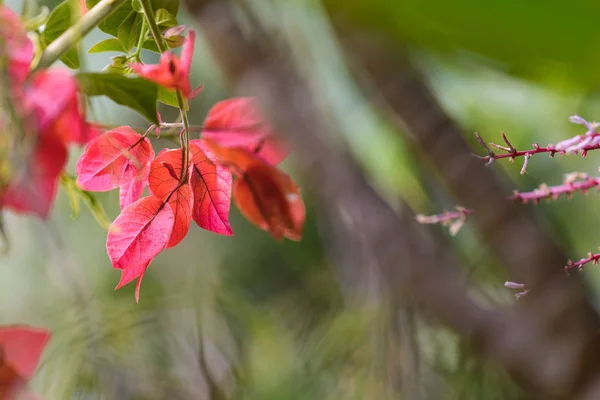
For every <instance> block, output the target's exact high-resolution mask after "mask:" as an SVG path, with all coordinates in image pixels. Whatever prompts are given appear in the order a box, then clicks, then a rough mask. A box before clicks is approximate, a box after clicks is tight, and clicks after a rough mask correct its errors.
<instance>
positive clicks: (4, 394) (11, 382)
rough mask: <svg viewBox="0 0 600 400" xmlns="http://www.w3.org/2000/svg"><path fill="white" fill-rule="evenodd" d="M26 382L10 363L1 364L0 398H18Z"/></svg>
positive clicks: (2, 399) (4, 399)
mask: <svg viewBox="0 0 600 400" xmlns="http://www.w3.org/2000/svg"><path fill="white" fill-rule="evenodd" d="M25 384H26V382H25V381H24V380H23V379H22V378H21V377H20V376H19V374H17V371H15V370H14V369H13V368H11V367H10V366H9V365H8V364H0V400H13V399H16V398H18V397H17V396H19V394H20V393H21V392H22V390H23V388H24V387H25Z"/></svg>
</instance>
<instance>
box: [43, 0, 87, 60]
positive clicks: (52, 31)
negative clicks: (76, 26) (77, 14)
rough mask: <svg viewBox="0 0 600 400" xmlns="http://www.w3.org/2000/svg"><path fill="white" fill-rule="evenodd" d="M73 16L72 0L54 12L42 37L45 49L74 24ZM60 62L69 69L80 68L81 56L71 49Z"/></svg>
mask: <svg viewBox="0 0 600 400" xmlns="http://www.w3.org/2000/svg"><path fill="white" fill-rule="evenodd" d="M73 22H74V21H73V14H72V9H71V4H70V0H65V1H63V2H62V3H60V4H59V5H58V6H56V7H55V8H54V10H52V12H51V13H50V16H49V17H48V22H46V27H45V28H44V32H42V35H41V39H42V40H41V42H42V46H43V48H46V47H47V46H48V45H49V44H50V43H52V42H53V41H54V40H56V39H57V38H58V37H59V36H60V35H62V34H63V33H64V32H65V31H66V30H67V29H69V27H70V26H71V25H72V24H73ZM60 60H61V61H62V62H63V63H64V64H65V65H66V66H67V67H69V68H73V69H75V68H79V55H78V54H77V50H76V49H71V50H69V51H68V52H67V53H65V55H64V56H62V57H61V58H60Z"/></svg>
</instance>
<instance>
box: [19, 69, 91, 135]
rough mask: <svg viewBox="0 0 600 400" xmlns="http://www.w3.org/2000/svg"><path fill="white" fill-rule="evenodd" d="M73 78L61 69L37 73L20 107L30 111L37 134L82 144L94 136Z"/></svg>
mask: <svg viewBox="0 0 600 400" xmlns="http://www.w3.org/2000/svg"><path fill="white" fill-rule="evenodd" d="M78 91H79V87H78V85H77V82H76V81H75V78H73V76H72V75H71V74H70V73H69V72H68V71H65V70H61V69H54V70H42V71H39V72H37V73H36V74H35V75H34V76H33V78H32V80H31V84H30V85H29V86H28V87H27V89H26V91H25V98H24V106H25V109H26V110H29V111H30V112H33V114H34V115H35V117H36V121H37V129H38V131H39V132H40V134H47V135H55V136H56V137H58V138H60V139H61V140H62V141H63V142H64V143H65V144H70V143H78V144H81V145H83V144H86V143H87V142H89V141H90V140H91V139H93V138H94V137H95V136H97V135H98V131H97V128H96V127H94V126H92V125H90V124H88V123H87V122H86V121H85V118H84V114H85V113H84V112H83V108H82V107H81V103H80V101H79V97H78V94H77V93H78Z"/></svg>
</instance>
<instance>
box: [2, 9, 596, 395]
mask: <svg viewBox="0 0 600 400" xmlns="http://www.w3.org/2000/svg"><path fill="white" fill-rule="evenodd" d="M7 3H8V5H9V6H10V7H12V8H13V9H16V10H20V2H17V1H10V0H9V1H7ZM43 3H44V4H45V5H47V6H48V7H50V8H51V9H52V8H53V7H54V6H56V5H57V4H58V1H54V0H52V1H45V2H43ZM251 4H252V7H256V10H259V14H260V16H261V18H263V19H264V20H265V22H266V23H268V25H269V27H270V29H272V30H273V34H277V35H280V36H278V37H281V39H282V41H285V42H286V43H287V44H288V45H289V46H290V47H291V49H292V50H293V52H294V57H295V62H296V63H297V65H299V67H300V68H301V70H302V71H303V73H304V75H305V77H306V79H307V82H308V83H309V84H310V85H311V88H312V89H313V90H314V92H315V94H316V95H317V98H318V99H319V101H320V102H321V105H322V107H323V110H325V111H326V112H327V113H328V116H329V117H330V123H331V126H332V130H336V131H338V132H339V133H340V135H339V139H340V141H345V142H347V143H349V145H350V147H351V149H352V151H353V153H354V154H355V156H356V157H357V158H358V160H359V161H360V162H361V164H362V165H363V167H364V168H365V170H366V171H367V173H368V175H369V177H370V179H371V180H372V183H373V185H374V186H375V187H376V188H377V190H378V191H379V192H380V193H381V194H382V195H383V196H384V197H385V198H386V199H387V200H388V201H389V202H390V204H392V205H393V206H394V205H396V204H397V203H398V201H399V200H400V199H402V200H406V201H407V202H409V204H410V205H411V206H412V207H413V208H414V209H415V212H424V213H435V212H438V211H440V210H441V209H443V208H448V209H449V208H453V207H454V205H455V204H454V199H453V198H451V197H450V196H449V195H448V193H447V192H446V191H445V189H444V188H443V187H442V186H441V185H440V184H439V182H438V181H437V180H436V176H435V174H434V173H432V171H431V170H430V169H429V168H428V166H427V165H424V164H423V163H420V162H419V161H418V158H417V155H416V154H414V152H413V151H412V149H411V148H410V146H409V144H408V143H406V142H405V141H404V140H403V139H402V136H401V135H399V134H398V132H396V131H395V129H394V128H393V127H392V126H391V125H390V123H389V121H385V120H383V119H382V117H381V115H383V113H382V110H377V109H373V108H372V105H371V104H370V103H369V102H368V101H367V100H366V99H365V98H363V97H362V95H361V93H360V91H359V90H358V89H357V87H356V84H355V82H354V81H353V80H352V78H351V77H350V75H349V73H348V66H347V65H346V63H345V60H344V58H343V56H342V54H341V53H342V52H341V51H340V49H339V47H338V45H337V43H336V41H335V38H334V35H333V33H332V29H331V27H330V26H329V20H328V14H329V15H333V16H335V17H336V18H341V19H345V20H346V21H347V22H350V23H351V25H352V26H354V27H355V28H361V29H366V30H369V31H376V32H378V33H381V34H383V35H385V36H386V37H388V38H391V39H392V40H393V41H395V43H397V44H398V45H399V46H407V47H408V48H410V49H411V51H412V53H413V55H414V56H415V58H416V59H417V60H418V62H419V65H420V66H421V67H422V68H423V70H424V71H425V73H426V76H427V78H428V80H429V83H430V84H431V86H432V88H433V90H434V92H435V93H436V95H437V96H438V98H439V100H440V101H441V103H442V105H443V106H444V107H445V109H446V110H447V111H448V113H449V114H450V115H451V116H452V117H453V118H455V119H456V120H457V121H458V122H459V123H460V124H461V126H463V127H464V130H465V132H466V133H467V134H468V135H469V140H471V136H470V135H471V133H472V132H473V131H477V132H479V133H480V134H481V135H482V136H483V137H484V138H485V139H486V140H488V141H497V140H498V139H499V138H500V132H501V131H505V132H507V134H508V135H509V137H510V138H511V140H512V142H513V144H514V145H515V146H517V147H528V146H530V145H531V143H533V142H539V143H540V144H547V143H552V142H557V141H558V140H560V139H562V138H565V137H568V136H572V135H575V134H579V133H583V132H582V131H581V127H578V126H572V125H571V124H569V123H568V120H567V118H568V117H569V116H570V115H572V114H574V113H580V114H582V115H583V116H584V117H586V118H588V119H593V118H594V117H595V116H596V115H594V113H595V112H597V110H599V109H600V96H599V95H598V93H599V91H598V89H597V88H598V86H597V83H598V81H599V79H598V77H600V74H598V73H597V72H596V69H595V68H596V65H597V64H598V61H599V60H598V58H599V57H600V55H596V52H595V51H594V49H595V47H596V43H597V42H599V41H600V40H599V39H600V33H597V32H596V30H595V24H594V22H595V18H596V15H597V13H598V11H600V5H599V4H598V3H596V2H592V1H584V0H577V1H571V2H569V3H564V2H560V1H558V0H550V1H545V2H541V1H537V2H534V1H517V0H510V1H503V2H500V1H493V2H477V1H474V0H458V1H455V2H446V1H442V0H403V1H393V0H372V1H368V2H365V1H356V0H343V1H341V0H323V4H321V3H320V2H318V1H317V0H296V1H288V0H286V1H283V2H282V1H272V0H255V1H252V3H251ZM322 6H324V7H323V8H322ZM324 10H326V11H327V12H325V11H324ZM178 19H179V22H180V23H186V24H188V25H193V22H192V21H191V20H190V19H189V18H188V16H187V15H186V14H185V12H180V14H179V15H178ZM108 38H109V36H108V35H107V34H105V33H103V32H101V31H99V30H96V31H94V32H93V33H92V34H91V35H89V37H87V38H86V39H85V40H83V41H82V45H81V47H82V51H81V52H80V54H82V55H84V57H81V56H80V57H81V58H82V63H85V65H87V66H88V67H87V69H88V70H90V71H94V72H95V71H99V70H101V69H102V68H103V67H104V66H105V65H107V63H109V59H108V57H109V56H110V55H112V54H110V53H93V54H87V50H89V49H90V48H92V46H94V44H96V43H97V42H99V41H101V40H105V39H108ZM196 54H197V57H196V58H195V60H194V65H193V68H194V73H193V77H192V84H193V85H197V84H199V83H204V84H205V90H204V91H203V92H202V94H201V95H200V96H198V98H196V99H194V101H193V103H192V105H191V110H192V111H191V113H190V118H191V122H192V123H193V124H199V123H201V121H202V120H203V117H204V115H205V113H206V111H207V110H208V109H209V108H210V106H211V105H212V104H214V102H215V101H217V100H221V99H223V98H226V97H228V96H230V94H229V93H227V92H226V87H225V85H224V84H223V80H222V75H221V72H220V71H219V70H218V68H217V67H216V66H215V65H214V63H213V61H212V60H211V57H210V53H209V52H208V50H207V48H206V45H205V43H204V42H203V41H202V40H201V38H199V40H198V42H197V44H196ZM142 58H144V59H145V61H147V62H151V61H153V60H154V61H155V60H157V56H156V54H152V53H150V52H143V53H142ZM92 105H93V107H92V109H91V116H92V118H93V119H96V120H99V121H110V123H111V124H130V125H132V126H135V127H140V128H142V129H144V125H143V124H144V122H143V120H142V119H141V118H140V117H139V116H137V115H136V114H135V113H134V112H132V111H129V110H126V109H125V108H124V107H120V106H117V105H116V104H114V103H111V102H110V101H109V100H108V99H97V98H94V99H93V100H92ZM161 115H162V116H163V119H164V120H165V121H170V120H173V119H175V118H176V117H177V113H176V111H175V110H173V109H168V108H166V107H164V106H163V105H161ZM161 145H163V143H157V147H156V151H157V153H158V151H159V148H160V146H161ZM77 157H78V154H77V152H74V154H72V158H71V160H70V164H69V165H70V167H69V172H70V173H72V172H73V171H74V165H75V162H76V159H77ZM596 157H597V156H596V154H594V153H593V152H592V153H590V154H589V155H588V157H587V158H586V159H582V158H580V157H574V156H564V157H557V158H554V159H549V158H547V157H544V156H540V157H534V158H532V160H531V163H530V166H529V168H528V175H524V176H521V175H520V174H519V170H520V165H516V164H514V165H513V164H510V163H508V162H506V163H502V162H497V163H495V164H494V166H493V167H492V168H495V169H498V170H499V171H504V172H505V173H507V174H508V175H509V176H510V177H511V178H512V179H513V180H514V186H515V188H518V189H520V190H532V189H533V188H535V187H537V186H538V185H539V184H540V183H541V182H546V183H548V184H557V183H559V182H560V181H561V180H562V174H564V173H566V172H569V171H584V172H588V173H590V174H594V173H595V171H596V170H597V167H598V163H597V162H596V161H595V160H596V159H597V158H596ZM294 161H295V160H294V156H293V155H292V157H291V160H290V161H289V162H286V164H285V167H286V168H287V169H288V170H289V171H290V172H291V173H292V174H293V175H294V177H295V179H297V180H298V181H299V182H300V185H301V187H302V188H303V195H304V197H305V200H306V202H307V205H308V219H307V223H306V230H305V236H304V238H303V240H302V242H300V243H292V242H275V241H273V240H271V238H270V237H269V236H268V235H267V234H266V233H264V232H262V231H258V230H257V229H256V228H254V227H252V226H250V224H248V223H247V222H246V221H245V220H244V219H242V218H241V217H240V215H239V213H238V212H237V211H232V218H231V222H232V226H233V229H234V232H235V235H234V236H233V237H222V236H217V235H214V234H211V233H209V232H205V231H202V230H201V229H199V228H197V227H196V226H194V227H192V229H191V230H190V234H189V235H188V237H187V238H186V239H185V240H184V241H183V242H182V244H181V245H180V246H178V247H177V248H175V249H171V250H169V251H166V252H165V253H164V254H163V255H161V256H159V257H158V258H157V260H156V261H155V262H154V263H153V264H152V266H151V268H150V269H149V270H148V273H147V274H146V277H145V278H144V285H143V287H142V293H141V303H140V304H139V305H136V304H135V301H134V299H133V291H134V288H133V287H130V286H131V285H130V286H127V287H125V288H123V289H120V290H118V291H113V290H112V289H113V288H114V286H115V285H116V283H117V281H118V276H119V273H118V272H117V271H114V270H112V269H111V268H110V263H109V260H108V257H107V256H106V251H105V248H104V245H105V242H106V231H105V230H104V229H103V228H102V227H101V226H99V224H98V223H97V222H96V220H95V219H94V217H93V216H92V215H91V214H90V213H89V212H88V211H87V209H85V208H82V210H81V212H80V214H79V217H78V219H77V220H73V219H72V218H71V208H70V205H69V196H68V191H66V190H65V189H64V188H63V189H61V191H60V193H59V196H58V200H57V203H56V206H55V210H54V212H53V214H52V218H51V221H50V222H49V223H48V224H42V223H41V222H40V221H37V220H35V219H33V218H28V217H22V216H19V217H17V216H14V215H11V214H8V215H6V217H5V218H4V221H3V222H4V225H5V230H6V232H7V235H8V236H9V238H10V243H11V249H10V253H9V254H8V255H3V256H2V258H0V323H17V322H25V323H30V324H34V325H46V326H48V327H49V328H50V329H51V330H52V331H53V332H54V338H53V340H52V342H51V344H50V347H49V349H48V351H47V353H46V354H45V357H44V362H43V365H42V367H41V368H40V370H39V374H38V376H37V377H36V379H35V381H34V382H33V389H34V390H35V391H37V392H39V393H41V394H43V397H44V398H45V399H48V400H52V399H67V398H77V399H95V398H103V399H113V398H114V399H166V398H168V399H178V398H181V399H187V398H199V397H200V394H199V393H203V392H204V390H205V389H206V387H207V385H206V383H205V381H204V379H203V378H202V377H203V376H206V373H207V371H208V374H209V375H210V376H212V377H213V380H215V381H216V382H219V383H220V384H222V386H223V388H224V391H225V393H226V395H227V396H228V397H229V398H233V399H260V400H264V399H266V400H268V399H274V400H275V399H277V400H279V399H387V398H394V399H397V398H399V396H398V385H396V384H394V382H393V381H394V379H397V377H394V376H391V375H392V374H391V373H390V372H389V371H394V369H393V368H392V369H390V368H391V367H390V365H392V364H394V362H396V358H399V357H400V358H401V357H404V356H405V355H410V354H411V353H412V352H415V351H416V350H418V351H419V354H420V359H421V364H422V367H421V369H420V370H419V371H418V375H419V376H420V378H419V385H420V386H421V387H420V391H421V393H422V394H423V395H424V396H425V397H424V398H443V399H461V400H462V399H513V398H515V399H516V398H520V396H521V395H522V393H520V392H519V391H518V389H517V388H516V387H515V385H514V384H513V383H511V381H510V380H509V378H508V377H507V376H506V375H505V374H504V373H503V372H502V371H501V370H500V369H499V368H498V367H497V366H496V365H493V364H491V363H488V362H485V361H483V360H480V359H478V358H476V357H475V356H474V355H473V354H472V351H471V349H470V348H469V345H468V343H465V342H463V341H461V340H460V339H459V338H457V337H456V336H455V335H454V334H453V333H452V332H450V331H448V330H446V329H444V328H442V327H440V326H439V325H438V324H437V323H436V322H435V321H431V320H429V319H428V318H427V317H426V316H422V315H418V316H417V317H416V318H415V327H414V332H416V339H415V344H414V348H411V346H406V343H405V342H401V341H400V342H399V340H400V339H401V338H400V337H399V335H398V334H397V332H396V331H395V330H394V329H393V328H394V326H393V324H395V323H397V322H396V321H397V320H396V316H397V314H396V313H398V312H399V311H398V309H399V308H400V309H401V308H402V307H404V306H405V305H404V304H400V305H398V304H394V303H393V302H392V301H391V300H390V299H388V298H385V297H384V298H382V299H378V300H376V301H375V300H374V301H372V302H368V301H366V300H361V299H355V298H352V294H351V293H348V292H346V291H345V288H343V287H342V286H341V284H340V279H339V270H337V268H338V267H337V266H335V265H332V263H331V260H330V258H329V255H328V253H327V248H326V247H325V244H324V243H325V241H324V239H327V238H323V236H322V231H321V226H320V219H319V214H318V210H315V209H314V205H313V199H312V196H311V191H312V190H318V188H316V187H315V188H311V187H309V186H307V185H306V182H302V177H301V174H300V173H301V171H297V170H295V169H294V166H295V162H294ZM96 198H97V200H98V201H99V204H101V205H102V206H103V208H104V209H105V210H106V213H107V215H108V218H109V219H112V218H114V217H115V216H116V215H117V213H118V211H119V210H118V195H117V193H115V192H109V193H102V194H98V195H97V196H96ZM597 206H598V198H597V196H596V193H590V194H588V195H587V196H581V195H576V196H575V197H574V198H573V199H571V200H566V199H560V200H558V201H556V202H553V203H551V204H541V205H540V206H538V207H537V208H535V207H534V206H532V205H527V206H524V207H530V208H532V209H533V211H534V212H537V213H539V214H540V216H542V220H543V221H544V223H545V224H546V225H547V228H548V229H549V231H550V232H551V233H552V234H553V235H555V237H557V238H558V240H559V241H560V243H561V244H562V246H563V247H564V251H565V253H567V254H569V255H571V256H572V257H573V258H578V257H580V256H583V255H584V254H586V253H587V252H588V251H593V250H594V249H595V248H596V246H597V245H598V244H600V238H598V234H597V233H596V227H597V226H598V225H599V223H600V216H599V214H598V213H597V212H596V208H597ZM433 229H437V228H433ZM439 229H440V230H441V229H442V228H439ZM444 234H446V233H444ZM452 240H453V242H454V243H455V244H456V251H457V253H458V255H459V256H460V257H461V260H462V265H463V267H464V273H465V275H467V276H468V277H469V279H471V280H472V281H473V282H475V283H477V284H478V285H479V286H480V289H481V292H480V293H478V294H477V295H478V296H479V297H481V301H482V302H483V303H491V304H509V303H512V302H513V297H512V293H510V292H509V291H506V290H505V289H504V288H502V283H503V282H504V280H505V279H507V277H506V276H504V272H503V270H502V269H501V268H500V265H498V262H497V261H496V260H495V259H494V258H493V257H492V256H490V254H489V253H488V250H487V249H486V248H484V247H483V246H481V243H480V242H479V240H478V237H477V235H476V233H475V232H473V231H472V230H471V228H470V224H469V223H467V224H466V225H465V227H464V228H463V230H462V231H461V232H460V234H459V235H458V236H457V237H456V238H452ZM398 262H399V263H401V262H402V260H398ZM585 275H586V277H588V278H589V282H590V283H591V284H592V285H593V286H594V287H595V288H596V292H595V293H598V290H600V274H598V271H597V270H596V269H593V268H592V269H589V270H588V271H586V272H585ZM391 325H392V326H391ZM382 349H383V350H382ZM234 382H235V383H234ZM400 386H401V385H400ZM426 394H430V395H431V397H426Z"/></svg>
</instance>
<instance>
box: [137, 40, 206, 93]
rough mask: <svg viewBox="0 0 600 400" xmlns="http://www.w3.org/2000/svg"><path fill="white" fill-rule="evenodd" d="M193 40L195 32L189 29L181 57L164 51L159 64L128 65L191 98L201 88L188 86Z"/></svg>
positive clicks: (141, 74) (144, 76) (150, 79)
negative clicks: (193, 88)
mask: <svg viewBox="0 0 600 400" xmlns="http://www.w3.org/2000/svg"><path fill="white" fill-rule="evenodd" d="M195 41H196V33H195V32H194V31H193V30H190V31H189V36H188V38H187V39H186V41H185V43H184V44H183V48H182V49H181V58H179V57H177V56H176V55H175V54H173V53H172V52H171V51H166V52H164V53H162V54H161V56H160V62H159V64H152V65H143V64H141V63H132V64H129V66H130V68H131V69H132V70H133V71H134V72H135V73H137V74H138V75H140V76H141V77H143V78H145V79H148V80H149V81H152V82H156V83H158V84H159V85H161V86H163V87H165V88H167V89H176V90H181V92H182V93H183V95H184V96H185V97H187V98H192V97H194V96H195V95H196V94H198V92H199V90H200V88H201V87H199V88H197V89H195V90H193V91H192V89H191V86H190V69H191V66H192V56H193V55H194V44H195Z"/></svg>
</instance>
